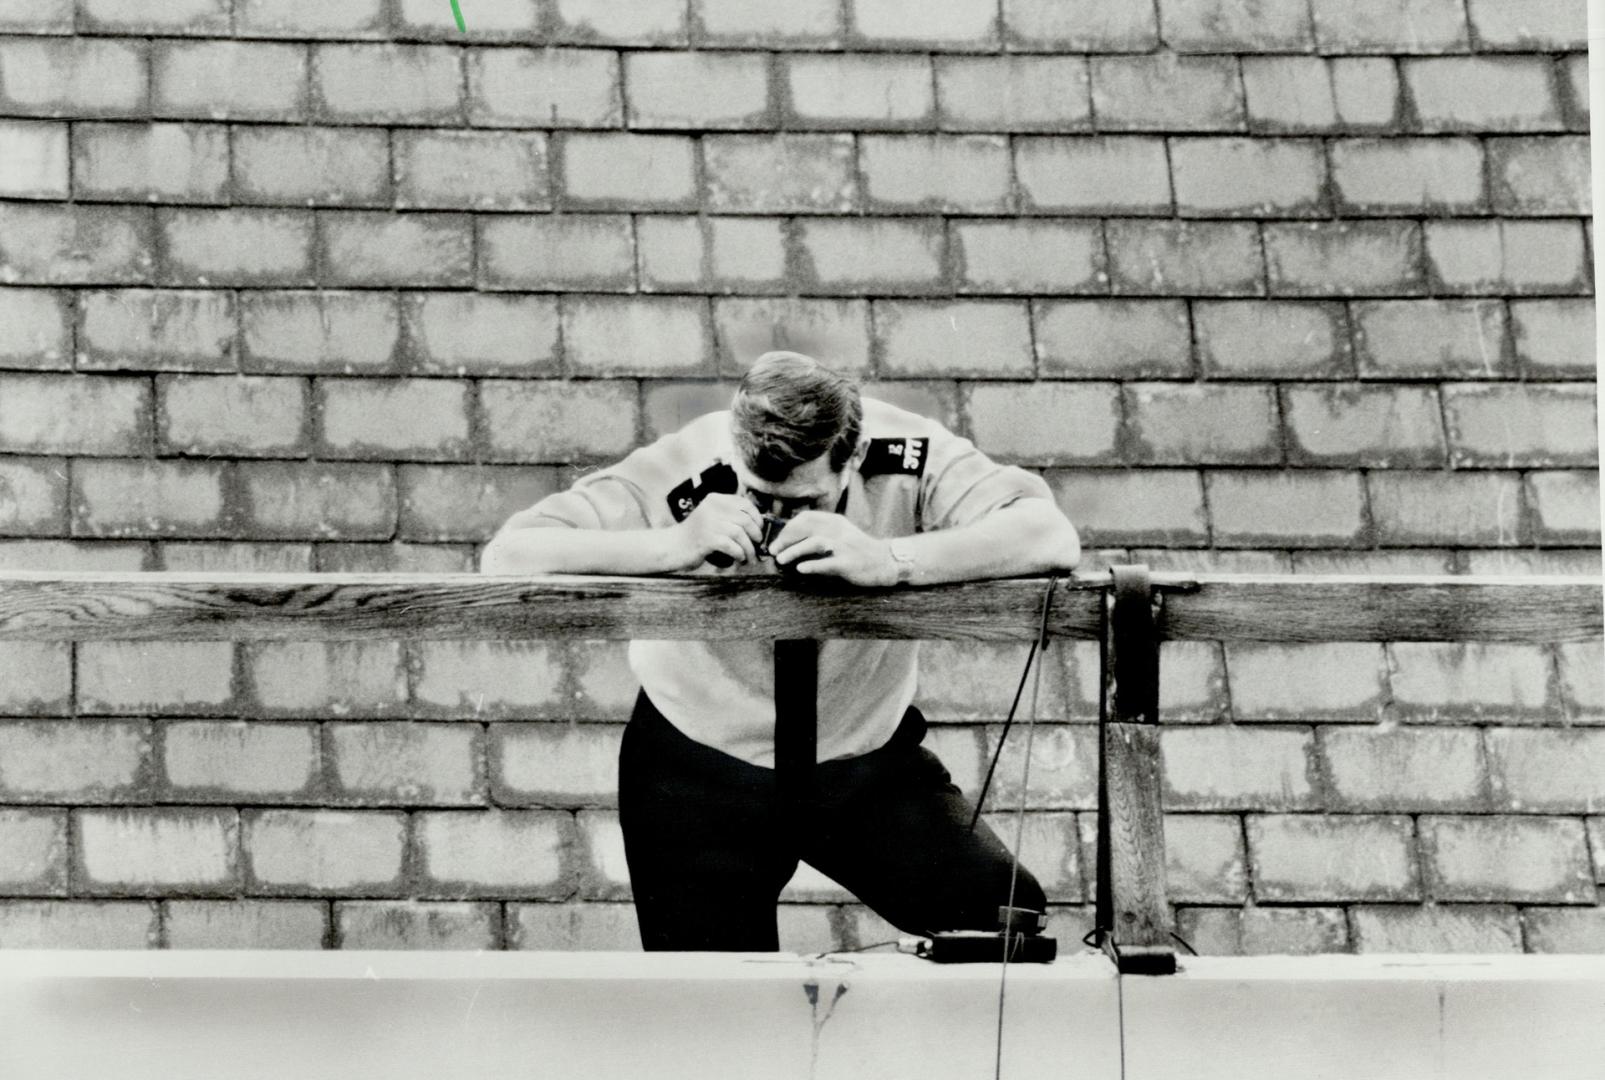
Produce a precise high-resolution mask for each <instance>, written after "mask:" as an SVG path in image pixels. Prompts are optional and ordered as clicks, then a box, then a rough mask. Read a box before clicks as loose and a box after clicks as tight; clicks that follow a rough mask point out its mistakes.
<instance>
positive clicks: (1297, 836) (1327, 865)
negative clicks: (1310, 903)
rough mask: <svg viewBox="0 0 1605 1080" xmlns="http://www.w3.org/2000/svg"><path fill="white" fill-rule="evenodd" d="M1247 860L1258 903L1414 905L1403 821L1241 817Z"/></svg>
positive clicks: (1409, 832) (1412, 850)
mask: <svg viewBox="0 0 1605 1080" xmlns="http://www.w3.org/2000/svg"><path fill="white" fill-rule="evenodd" d="M1245 824H1246V826H1247V830H1248V857H1249V865H1250V868H1251V869H1250V873H1251V874H1252V876H1253V882H1254V896H1255V898H1256V899H1258V900H1260V901H1266V900H1270V901H1285V900H1294V901H1307V900H1316V901H1339V900H1415V899H1419V898H1420V896H1421V883H1420V879H1419V876H1418V871H1417V868H1416V845H1415V830H1414V829H1413V828H1412V826H1411V822H1410V819H1409V818H1407V817H1397V816H1383V815H1374V816H1373V815H1353V816H1345V817H1329V816H1322V815H1306V814H1249V815H1247V817H1246V818H1245Z"/></svg>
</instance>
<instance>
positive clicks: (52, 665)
mask: <svg viewBox="0 0 1605 1080" xmlns="http://www.w3.org/2000/svg"><path fill="white" fill-rule="evenodd" d="M72 678H73V676H72V647H71V645H69V644H68V643H67V642H59V641H8V642H5V643H4V644H0V714H3V715H7V716H17V715H23V716H59V715H62V714H65V713H68V712H70V711H71V709H72V686H73V682H72ZM8 756H9V755H8Z"/></svg>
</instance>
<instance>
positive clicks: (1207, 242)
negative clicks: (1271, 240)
mask: <svg viewBox="0 0 1605 1080" xmlns="http://www.w3.org/2000/svg"><path fill="white" fill-rule="evenodd" d="M1289 227H1292V226H1289ZM1267 228H1274V226H1267ZM1105 233H1106V235H1107V237H1108V243H1109V268H1110V275H1111V277H1112V279H1113V287H1114V290H1115V292H1117V293H1127V294H1138V295H1161V296H1163V295H1175V294H1194V293H1201V294H1204V295H1211V296H1257V295H1260V294H1261V293H1263V292H1264V291H1265V261H1264V259H1263V257H1262V256H1261V254H1260V239H1259V230H1258V228H1257V227H1256V226H1255V225H1253V224H1250V223H1248V222H1233V221H1134V220H1121V219H1114V220H1111V221H1109V222H1108V224H1107V225H1106V227H1105Z"/></svg>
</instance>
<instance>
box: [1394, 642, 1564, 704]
mask: <svg viewBox="0 0 1605 1080" xmlns="http://www.w3.org/2000/svg"><path fill="white" fill-rule="evenodd" d="M1387 648H1388V652H1389V655H1390V656H1391V658H1392V668H1393V670H1392V684H1393V706H1392V707H1393V710H1394V712H1395V713H1396V714H1397V715H1398V716H1399V717H1401V718H1402V719H1405V720H1411V721H1417V722H1424V723H1432V722H1435V721H1442V720H1462V721H1476V720H1480V719H1484V718H1494V719H1498V720H1501V721H1503V722H1505V723H1513V722H1515V723H1519V722H1524V721H1525V722H1543V721H1544V720H1546V719H1559V709H1558V702H1557V701H1556V699H1555V688H1554V685H1553V682H1554V674H1553V668H1552V665H1551V661H1550V657H1549V653H1548V651H1547V650H1546V649H1545V648H1544V647H1542V646H1539V645H1525V644H1522V645H1517V644H1506V643H1503V642H1419V641H1418V642H1405V641H1396V642H1392V643H1390V644H1389V645H1388V646H1387Z"/></svg>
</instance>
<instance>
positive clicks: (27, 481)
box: [0, 380, 67, 536]
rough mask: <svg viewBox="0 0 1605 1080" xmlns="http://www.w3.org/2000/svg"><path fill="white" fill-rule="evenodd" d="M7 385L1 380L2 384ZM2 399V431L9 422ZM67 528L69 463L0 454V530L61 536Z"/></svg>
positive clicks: (55, 459) (16, 534)
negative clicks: (7, 421)
mask: <svg viewBox="0 0 1605 1080" xmlns="http://www.w3.org/2000/svg"><path fill="white" fill-rule="evenodd" d="M5 386H6V383H5V381H3V380H0V388H4V387H5ZM5 416H6V409H5V402H4V400H3V399H0V433H3V426H4V424H5ZM66 531H67V463H66V461H64V460H63V459H61V458H17V457H6V458H0V534H4V535H6V536H59V535H61V534H62V533H64V532H66Z"/></svg>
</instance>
